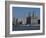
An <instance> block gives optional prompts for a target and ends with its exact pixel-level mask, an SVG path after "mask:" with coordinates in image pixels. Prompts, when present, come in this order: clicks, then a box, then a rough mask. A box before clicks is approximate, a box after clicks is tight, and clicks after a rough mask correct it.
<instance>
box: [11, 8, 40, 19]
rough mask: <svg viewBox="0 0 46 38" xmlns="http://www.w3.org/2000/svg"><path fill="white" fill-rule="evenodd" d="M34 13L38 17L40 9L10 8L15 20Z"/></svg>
mask: <svg viewBox="0 0 46 38" xmlns="http://www.w3.org/2000/svg"><path fill="white" fill-rule="evenodd" d="M33 11H34V13H36V16H39V15H40V8H27V7H12V14H13V17H15V18H22V17H27V16H28V14H29V12H30V15H31V14H32V13H33Z"/></svg>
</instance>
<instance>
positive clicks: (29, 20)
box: [26, 12, 31, 24]
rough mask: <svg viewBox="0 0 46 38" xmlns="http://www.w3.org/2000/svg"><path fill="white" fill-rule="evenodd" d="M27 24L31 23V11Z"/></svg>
mask: <svg viewBox="0 0 46 38" xmlns="http://www.w3.org/2000/svg"><path fill="white" fill-rule="evenodd" d="M26 24H31V13H30V12H29V14H28V17H27V20H26Z"/></svg>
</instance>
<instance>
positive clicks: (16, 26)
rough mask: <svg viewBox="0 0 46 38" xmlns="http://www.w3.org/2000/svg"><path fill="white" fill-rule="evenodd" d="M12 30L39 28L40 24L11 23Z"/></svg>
mask: <svg viewBox="0 0 46 38" xmlns="http://www.w3.org/2000/svg"><path fill="white" fill-rule="evenodd" d="M12 30H13V31H21V30H40V24H37V25H31V24H28V25H13V29H12Z"/></svg>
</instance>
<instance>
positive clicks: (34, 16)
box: [32, 11, 36, 19]
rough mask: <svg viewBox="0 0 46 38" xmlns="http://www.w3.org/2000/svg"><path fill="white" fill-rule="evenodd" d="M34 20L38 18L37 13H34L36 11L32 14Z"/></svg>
mask: <svg viewBox="0 0 46 38" xmlns="http://www.w3.org/2000/svg"><path fill="white" fill-rule="evenodd" d="M32 18H33V19H34V18H36V13H34V11H33V13H32Z"/></svg>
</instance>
